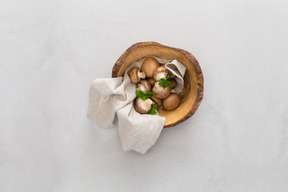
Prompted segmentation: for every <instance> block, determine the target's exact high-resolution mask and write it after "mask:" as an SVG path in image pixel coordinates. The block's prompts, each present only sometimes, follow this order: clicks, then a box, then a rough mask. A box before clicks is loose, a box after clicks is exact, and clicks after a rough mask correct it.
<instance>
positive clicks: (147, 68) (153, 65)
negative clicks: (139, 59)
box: [141, 57, 159, 78]
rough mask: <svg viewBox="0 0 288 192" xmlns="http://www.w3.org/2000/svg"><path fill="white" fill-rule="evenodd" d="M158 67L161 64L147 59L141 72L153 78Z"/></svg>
mask: <svg viewBox="0 0 288 192" xmlns="http://www.w3.org/2000/svg"><path fill="white" fill-rule="evenodd" d="M158 67H159V63H158V61H157V60H156V59H155V58H153V57H147V58H146V59H144V61H143V63H142V66H141V70H142V71H144V72H145V74H146V77H148V78H151V77H153V74H154V71H156V69H157V68H158Z"/></svg>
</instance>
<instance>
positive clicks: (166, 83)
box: [158, 75, 172, 88]
mask: <svg viewBox="0 0 288 192" xmlns="http://www.w3.org/2000/svg"><path fill="white" fill-rule="evenodd" d="M170 79H171V76H170V75H168V77H167V79H163V78H161V79H160V82H159V83H158V85H160V86H161V87H164V88H165V87H168V86H169V87H170V88H172V83H171V81H169V80H170Z"/></svg>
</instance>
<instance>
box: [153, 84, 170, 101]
mask: <svg viewBox="0 0 288 192" xmlns="http://www.w3.org/2000/svg"><path fill="white" fill-rule="evenodd" d="M152 92H153V96H154V97H156V98H158V99H165V98H166V97H168V96H169V94H170V92H171V88H170V87H169V86H167V87H165V88H164V87H162V86H160V85H159V82H158V81H157V82H156V83H155V84H154V87H153V89H152Z"/></svg>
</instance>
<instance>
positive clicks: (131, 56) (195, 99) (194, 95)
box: [112, 41, 204, 128]
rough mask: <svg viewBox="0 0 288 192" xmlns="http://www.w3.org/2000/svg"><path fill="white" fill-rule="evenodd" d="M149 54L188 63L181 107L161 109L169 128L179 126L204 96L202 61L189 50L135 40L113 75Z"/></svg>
mask: <svg viewBox="0 0 288 192" xmlns="http://www.w3.org/2000/svg"><path fill="white" fill-rule="evenodd" d="M146 56H156V57H159V58H163V59H177V60H179V61H180V62H181V63H183V64H184V65H185V66H186V68H187V70H186V73H185V76H184V81H185V87H184V90H183V91H182V92H181V93H180V94H179V95H180V98H181V103H180V105H179V107H178V108H177V109H175V110H172V111H163V110H159V114H160V116H164V117H166V123H165V128H167V127H172V126H175V125H177V124H179V123H181V122H183V121H185V120H187V119H188V118H190V117H191V116H192V115H193V114H194V113H195V112H196V110H197V109H198V107H199V105H200V103H201V101H202V99H203V95H204V79H203V73H202V70H201V67H200V65H199V63H198V61H197V60H196V58H195V57H194V55H192V54H191V53H189V52H188V51H185V50H183V49H179V48H174V47H169V46H165V45H162V44H159V43H156V42H151V41H150V42H139V43H135V44H133V45H132V46H130V47H129V48H128V49H127V50H126V51H125V52H124V53H123V54H122V55H121V56H120V57H119V59H118V60H117V61H116V63H115V64H114V66H113V69H112V77H119V76H122V75H123V74H124V72H125V70H126V69H127V68H128V67H129V66H130V65H132V64H133V63H134V62H135V61H138V60H140V59H142V58H144V57H146Z"/></svg>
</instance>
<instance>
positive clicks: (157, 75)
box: [153, 65, 168, 81]
mask: <svg viewBox="0 0 288 192" xmlns="http://www.w3.org/2000/svg"><path fill="white" fill-rule="evenodd" d="M167 75H168V70H167V69H166V67H165V66H164V65H161V66H160V67H158V68H157V70H156V71H154V74H153V79H154V80H155V81H160V79H162V78H163V79H166V78H167Z"/></svg>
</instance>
